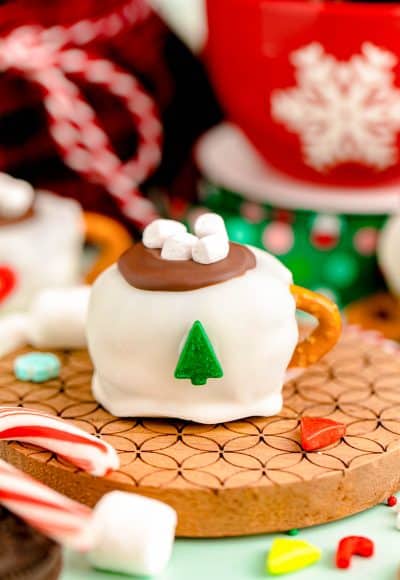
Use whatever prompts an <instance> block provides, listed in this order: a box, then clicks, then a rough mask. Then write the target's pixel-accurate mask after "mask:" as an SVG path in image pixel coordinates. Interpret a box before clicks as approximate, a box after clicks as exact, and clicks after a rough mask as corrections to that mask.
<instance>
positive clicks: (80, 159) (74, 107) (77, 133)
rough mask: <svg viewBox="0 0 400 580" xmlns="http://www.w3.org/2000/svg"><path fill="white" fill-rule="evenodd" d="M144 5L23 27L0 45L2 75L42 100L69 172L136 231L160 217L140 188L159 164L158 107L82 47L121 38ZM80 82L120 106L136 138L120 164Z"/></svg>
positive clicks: (136, 2)
mask: <svg viewBox="0 0 400 580" xmlns="http://www.w3.org/2000/svg"><path fill="white" fill-rule="evenodd" d="M150 12H151V10H150V8H149V6H148V4H147V2H146V0H127V1H126V3H125V4H124V5H123V6H122V7H120V9H118V10H114V11H111V12H110V13H109V14H107V15H105V16H103V17H101V18H98V19H93V20H89V19H88V20H82V21H80V22H77V23H75V24H74V25H72V26H70V27H64V26H53V27H51V28H47V29H46V28H42V27H40V26H21V27H19V28H15V29H14V30H12V31H11V32H10V33H9V34H8V35H7V36H5V37H3V38H0V71H1V72H6V71H12V72H13V73H14V74H18V75H21V76H23V77H25V78H27V79H28V80H30V81H32V82H34V83H35V84H36V85H37V86H38V87H39V89H40V90H41V92H42V94H43V105H44V107H45V109H46V111H47V114H48V118H49V129H50V134H51V135H52V138H53V140H54V142H55V144H56V146H57V148H58V150H59V152H60V154H61V155H62V157H63V160H64V162H65V163H66V165H68V166H69V167H70V168H71V169H73V170H74V171H76V172H78V173H79V174H81V175H82V176H83V177H85V178H86V179H88V180H90V181H92V182H94V183H98V184H100V185H102V186H103V187H104V188H105V189H106V190H107V191H108V192H109V193H110V195H112V196H113V197H114V198H115V199H116V201H117V202H118V204H119V206H120V207H121V210H122V211H123V212H124V214H125V215H126V216H127V217H128V218H129V219H131V220H132V221H133V222H134V223H135V224H136V225H138V226H139V227H145V226H146V225H147V224H148V223H150V222H151V221H153V219H154V218H155V217H157V210H156V208H155V207H154V205H153V204H152V203H151V202H150V201H149V200H147V199H144V198H143V197H142V195H141V193H140V190H139V186H140V184H141V183H142V182H143V181H145V180H146V179H147V178H148V177H149V176H150V175H151V174H152V173H153V171H154V170H155V169H156V168H157V166H158V164H159V162H160V160H161V141H162V126H161V122H160V119H159V115H158V111H157V107H156V104H155V102H154V101H153V99H152V98H151V96H150V95H149V94H148V93H147V92H146V91H145V89H144V88H143V87H142V85H141V84H140V82H139V81H138V79H136V78H135V77H134V76H133V75H132V74H131V73H129V72H128V71H125V70H123V69H121V68H119V67H117V66H116V65H115V63H113V62H111V61H110V60H106V59H105V58H98V57H95V56H93V54H92V50H91V51H90V54H89V52H87V51H86V48H85V47H86V46H88V45H91V43H93V41H95V40H97V41H100V42H101V41H102V40H103V39H105V38H111V37H113V36H116V35H117V34H119V33H120V32H121V31H122V30H124V29H126V28H127V26H129V27H132V26H133V25H136V24H139V23H141V22H143V20H145V19H146V18H147V17H148V15H149V14H150ZM75 78H76V79H77V80H78V81H80V82H81V83H84V84H96V85H98V86H100V87H101V88H102V89H103V90H104V91H106V92H108V93H111V94H112V95H113V96H115V97H116V98H117V99H119V100H120V101H121V102H122V104H123V105H124V106H125V108H126V110H127V112H128V113H129V115H130V118H131V120H132V124H133V126H134V127H135V128H136V131H137V142H138V146H137V152H136V155H135V156H134V157H133V158H132V159H130V160H128V161H122V160H121V159H120V158H119V157H118V155H117V153H116V151H115V150H114V147H113V145H112V143H111V140H110V139H109V137H108V136H107V134H106V133H105V132H104V130H103V129H102V125H101V123H100V121H98V120H97V119H96V114H95V111H94V110H93V109H92V107H91V106H90V104H89V103H88V102H87V101H86V99H85V97H84V95H83V93H82V91H80V89H79V88H78V85H77V84H75V82H73V79H75Z"/></svg>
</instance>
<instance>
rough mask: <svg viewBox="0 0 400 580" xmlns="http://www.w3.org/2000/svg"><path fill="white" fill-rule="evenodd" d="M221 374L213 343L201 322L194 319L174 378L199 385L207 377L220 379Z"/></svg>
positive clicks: (205, 380) (202, 383)
mask: <svg viewBox="0 0 400 580" xmlns="http://www.w3.org/2000/svg"><path fill="white" fill-rule="evenodd" d="M223 376H224V373H223V370H222V367H221V364H220V362H219V360H218V358H217V355H216V354H215V351H214V348H213V345H212V344H211V341H210V339H209V338H208V335H207V333H206V331H205V330H204V327H203V325H202V324H201V322H200V321H199V320H196V322H195V323H194V324H193V326H192V328H191V329H190V332H189V334H188V337H187V339H186V342H185V344H184V346H183V349H182V352H181V355H180V357H179V361H178V364H177V366H176V369H175V378H176V379H190V380H191V382H192V385H196V386H201V385H205V384H206V383H207V380H208V379H220V378H221V377H223Z"/></svg>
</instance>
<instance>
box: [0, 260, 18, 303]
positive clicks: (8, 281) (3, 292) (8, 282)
mask: <svg viewBox="0 0 400 580" xmlns="http://www.w3.org/2000/svg"><path fill="white" fill-rule="evenodd" d="M16 285H17V277H16V275H15V274H14V272H13V271H12V270H11V268H9V267H8V266H1V265H0V303H1V302H2V300H5V299H6V298H7V297H8V296H9V295H10V294H11V292H12V291H13V290H14V288H15V286H16Z"/></svg>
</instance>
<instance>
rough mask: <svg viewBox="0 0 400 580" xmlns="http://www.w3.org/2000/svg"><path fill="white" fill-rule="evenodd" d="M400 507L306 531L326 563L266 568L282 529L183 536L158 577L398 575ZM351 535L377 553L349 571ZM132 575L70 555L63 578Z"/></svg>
mask: <svg viewBox="0 0 400 580" xmlns="http://www.w3.org/2000/svg"><path fill="white" fill-rule="evenodd" d="M395 509H396V508H394V509H393V508H389V507H387V506H385V505H379V506H377V507H375V508H373V509H371V510H368V511H367V512H364V513H362V514H359V515H357V516H353V517H351V518H347V519H345V520H341V521H339V522H334V523H331V524H326V525H324V526H317V527H314V528H309V529H307V530H301V531H300V534H299V535H298V536H297V538H299V539H300V538H301V539H304V540H307V541H309V542H312V543H313V544H315V545H316V546H318V547H320V548H321V549H322V559H321V561H320V562H318V563H317V564H315V565H314V566H311V567H310V568H306V569H304V570H301V571H300V572H296V573H293V574H288V575H285V576H269V575H268V574H267V573H266V572H264V568H265V556H266V553H267V551H268V549H269V547H270V545H271V543H272V540H273V538H275V537H276V536H277V534H273V535H272V534H271V535H265V536H253V537H250V538H235V539H231V540H177V542H176V544H175V549H174V555H173V558H172V561H171V563H170V566H169V567H168V569H167V571H166V572H165V573H164V574H162V575H161V576H158V580H262V579H264V580H265V579H266V578H293V579H294V580H331V579H332V580H341V579H342V580H355V579H360V580H396V578H397V576H396V574H397V571H398V570H399V569H400V531H398V530H396V528H395V522H396V512H395ZM349 535H363V536H367V537H369V538H371V539H372V540H373V541H374V542H375V556H374V557H373V558H368V559H363V558H359V557H357V556H356V557H354V559H353V562H352V566H351V568H350V569H349V570H338V569H336V568H335V566H334V553H335V549H336V546H337V543H338V541H339V540H340V539H341V538H342V537H344V536H349ZM127 578H128V577H127V576H121V575H117V574H105V573H100V572H95V571H92V570H90V569H89V568H88V567H87V566H86V564H85V561H84V560H83V559H81V558H77V557H70V556H69V557H68V556H67V566H66V571H65V573H64V574H63V576H62V580H123V579H125V580H126V579H127Z"/></svg>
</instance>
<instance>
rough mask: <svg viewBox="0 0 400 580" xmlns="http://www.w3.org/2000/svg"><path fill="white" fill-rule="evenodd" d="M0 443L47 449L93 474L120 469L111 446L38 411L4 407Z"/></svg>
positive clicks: (116, 456) (0, 420)
mask: <svg viewBox="0 0 400 580" xmlns="http://www.w3.org/2000/svg"><path fill="white" fill-rule="evenodd" d="M0 440H2V441H20V442H25V443H31V444H32V445H37V446H38V447H43V448H44V449H47V450H49V451H52V452H53V453H56V454H57V455H59V456H60V457H62V458H63V459H65V460H66V461H68V462H70V463H72V464H73V465H76V466H77V467H79V468H80V469H83V470H84V471H87V472H88V473H90V474H91V475H96V476H104V475H107V473H109V472H110V471H113V470H115V469H118V468H119V459H118V455H117V453H116V451H115V449H114V448H113V447H112V446H111V445H110V444H109V443H107V442H106V441H102V440H101V439H97V437H94V436H93V435H90V434H89V433H86V431H83V430H82V429H79V428H78V427H76V426H75V425H71V424H70V423H68V422H66V421H64V420H63V419H60V418H58V417H53V416H51V415H47V414H45V413H42V412H41V411H37V410H35V409H23V408H20V407H2V408H0Z"/></svg>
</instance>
